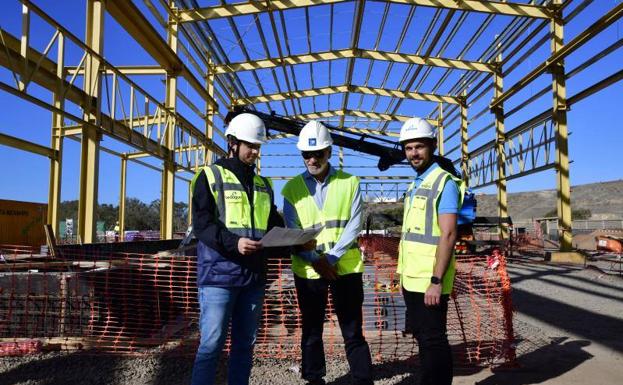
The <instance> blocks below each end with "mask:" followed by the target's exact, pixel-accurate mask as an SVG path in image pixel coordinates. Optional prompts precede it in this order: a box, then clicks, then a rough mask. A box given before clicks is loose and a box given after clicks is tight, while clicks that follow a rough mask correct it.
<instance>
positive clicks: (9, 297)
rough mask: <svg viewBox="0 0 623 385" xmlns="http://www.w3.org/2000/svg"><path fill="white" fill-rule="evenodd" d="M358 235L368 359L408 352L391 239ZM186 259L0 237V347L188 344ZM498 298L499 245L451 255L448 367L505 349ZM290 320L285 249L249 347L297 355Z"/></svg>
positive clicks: (190, 260)
mask: <svg viewBox="0 0 623 385" xmlns="http://www.w3.org/2000/svg"><path fill="white" fill-rule="evenodd" d="M360 246H361V248H362V250H363V252H364V256H365V258H366V267H365V272H364V293H365V297H364V298H365V300H364V305H363V317H364V331H365V336H366V339H367V340H368V342H369V344H370V349H371V351H372V355H373V358H374V359H375V360H376V361H388V360H394V359H405V358H408V357H411V356H414V355H416V354H417V343H416V342H415V340H414V339H413V337H412V336H411V335H410V333H409V331H408V329H407V328H406V327H405V319H406V317H407V315H406V309H405V305H404V302H403V299H402V293H400V291H399V281H398V277H397V275H396V274H395V270H396V256H397V247H398V238H393V237H381V236H375V235H371V236H365V237H362V238H361V239H360ZM195 268H196V257H195V256H183V255H182V256H180V255H158V254H155V255H152V254H136V253H111V252H97V251H93V250H91V251H89V252H81V251H78V250H73V251H65V252H64V253H63V258H53V257H50V256H47V255H37V254H35V253H33V252H32V250H28V249H6V248H5V249H3V250H2V256H1V257H0V341H2V342H0V355H8V354H23V353H24V352H30V351H32V350H33V349H34V350H37V349H39V350H40V349H62V350H65V349H67V350H76V349H77V350H85V351H92V352H106V353H133V354H137V353H138V354H151V353H157V352H162V351H168V352H171V351H174V352H179V353H181V354H194V352H195V349H196V346H197V341H198V337H199V333H198V327H197V320H198V305H197V298H196V297H197V288H196V284H195ZM510 299H511V298H510V280H509V278H508V275H507V273H506V268H505V258H504V256H503V255H502V254H499V253H497V254H495V253H494V254H493V255H489V256H475V255H466V256H460V257H457V276H456V283H455V291H454V293H453V295H452V299H451V301H450V303H449V311H448V313H449V314H448V335H449V339H450V343H451V344H452V347H453V351H454V355H455V362H456V365H457V366H474V365H490V364H494V363H509V362H512V361H513V360H514V341H513V330H512V309H511V303H510ZM329 308H330V309H329V311H328V313H327V317H326V323H325V350H326V353H327V355H329V356H330V355H342V354H344V353H343V341H342V338H341V335H340V330H339V326H338V323H337V318H336V317H335V315H334V313H333V312H332V311H331V303H330V300H329ZM300 325H301V319H300V315H299V312H298V308H297V300H296V292H295V288H294V280H293V276H292V272H291V270H290V266H289V260H287V259H285V260H282V259H277V260H271V261H270V262H269V282H268V284H267V291H266V299H265V304H264V309H263V316H262V321H261V326H260V332H259V335H258V341H257V346H256V349H255V352H256V356H260V357H264V356H267V357H279V358H297V357H300V347H299V343H300V337H301V328H300ZM33 341H39V343H38V344H37V343H34V345H33ZM33 346H34V348H33ZM228 348H229V345H227V346H226V349H228Z"/></svg>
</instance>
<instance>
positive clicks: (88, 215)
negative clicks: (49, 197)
mask: <svg viewBox="0 0 623 385" xmlns="http://www.w3.org/2000/svg"><path fill="white" fill-rule="evenodd" d="M103 27H104V2H103V0H88V1H87V14H86V38H85V41H86V44H87V45H88V46H89V47H90V48H91V49H92V50H93V51H94V52H96V53H100V52H102V49H103V42H102V39H103V35H104V31H103ZM100 64H101V63H100V60H99V58H97V57H96V56H92V55H89V56H88V57H87V60H86V71H85V76H84V91H85V93H86V94H87V95H88V97H89V101H90V102H89V104H91V105H95V106H96V108H95V111H94V112H89V111H88V110H87V111H85V113H84V120H85V121H87V122H90V123H94V124H95V125H97V124H98V123H99V121H100V103H99V96H100V91H101V87H100V76H99V69H100ZM100 140H101V134H100V132H98V130H95V129H93V128H92V127H91V126H84V127H83V129H82V136H81V140H80V149H81V151H80V193H79V194H80V195H79V197H78V235H79V236H80V239H81V240H82V242H84V243H93V242H95V241H96V233H95V211H96V209H97V192H98V176H99V154H100V148H99V146H100Z"/></svg>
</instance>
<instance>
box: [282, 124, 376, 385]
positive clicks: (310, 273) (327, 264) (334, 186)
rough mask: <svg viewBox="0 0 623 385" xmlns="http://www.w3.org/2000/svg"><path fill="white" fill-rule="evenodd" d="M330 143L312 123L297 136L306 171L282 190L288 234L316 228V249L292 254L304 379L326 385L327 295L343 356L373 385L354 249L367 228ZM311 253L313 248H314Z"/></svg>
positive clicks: (358, 377) (354, 185)
mask: <svg viewBox="0 0 623 385" xmlns="http://www.w3.org/2000/svg"><path fill="white" fill-rule="evenodd" d="M332 144H333V141H332V139H331V136H330V134H329V131H328V130H327V128H326V127H325V126H324V125H322V124H321V123H320V122H316V121H310V122H309V123H307V124H306V125H305V127H303V129H302V130H301V133H300V135H299V139H298V143H297V147H298V149H299V150H301V155H302V156H303V161H304V164H305V166H306V168H307V170H306V171H305V172H304V173H303V174H300V175H298V176H296V177H294V178H293V179H292V180H290V181H289V182H288V183H287V184H286V185H285V187H284V188H283V191H282V195H283V197H284V204H283V212H284V216H285V220H286V225H287V226H288V227H289V228H299V229H312V228H313V229H316V228H320V227H322V226H324V228H323V229H322V231H321V232H320V233H319V234H318V236H317V238H316V240H317V244H316V247H315V250H313V249H312V250H309V249H310V248H312V247H313V246H311V245H310V244H309V243H308V244H306V245H304V246H303V247H299V248H295V253H294V255H292V270H293V271H294V276H295V277H294V280H295V283H296V292H297V298H298V304H299V309H300V311H301V315H302V320H303V335H302V340H301V350H302V352H303V357H302V377H303V379H304V380H306V381H308V384H313V385H321V384H324V383H325V382H324V379H323V377H324V376H325V374H326V368H325V357H324V347H323V343H322V332H323V325H324V319H325V311H326V306H327V295H328V291H329V290H331V296H332V299H333V304H334V307H335V312H336V314H337V317H338V320H339V324H340V329H341V330H342V337H343V338H344V344H345V348H346V357H347V359H348V363H349V365H350V371H351V374H352V376H353V378H354V380H355V384H358V385H369V384H372V383H373V381H372V373H371V371H372V370H371V367H372V362H371V361H372V360H371V358H370V349H369V347H368V343H367V342H366V340H365V339H364V337H363V332H362V324H363V320H362V310H361V307H362V304H363V284H362V275H363V269H364V267H363V260H362V258H361V253H360V251H359V248H358V245H357V236H358V235H359V232H360V231H361V227H362V202H361V192H360V190H359V179H358V178H357V177H355V176H352V175H349V174H347V173H345V172H343V171H341V170H336V169H334V168H333V167H331V165H330V164H329V158H330V157H331V145H332ZM310 246H311V247H310Z"/></svg>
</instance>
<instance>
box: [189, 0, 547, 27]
mask: <svg viewBox="0 0 623 385" xmlns="http://www.w3.org/2000/svg"><path fill="white" fill-rule="evenodd" d="M344 1H347V0H271V1H269V2H263V1H256V0H252V1H246V2H240V3H234V4H223V5H218V6H211V7H203V8H196V9H185V10H181V11H180V12H179V14H178V17H179V19H180V21H181V22H183V23H187V22H196V21H203V20H211V19H219V18H224V17H232V16H242V15H252V14H256V13H261V12H268V11H275V10H282V11H284V10H287V9H292V8H300V7H309V6H314V5H322V4H335V3H340V2H344ZM385 1H386V2H390V3H397V4H410V5H418V6H423V7H435V8H447V9H456V10H463V11H474V12H482V13H495V14H500V15H508V16H525V17H534V18H541V19H545V18H549V17H550V16H551V11H550V10H549V9H548V8H546V7H543V6H538V5H531V4H518V3H508V2H498V1H482V0H385Z"/></svg>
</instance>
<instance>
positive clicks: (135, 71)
mask: <svg viewBox="0 0 623 385" xmlns="http://www.w3.org/2000/svg"><path fill="white" fill-rule="evenodd" d="M115 69H116V70H117V71H119V72H121V73H122V74H124V75H133V76H134V75H166V74H167V71H166V70H165V69H164V68H162V67H160V66H131V65H127V66H115ZM65 71H66V73H67V74H68V75H74V74H76V73H77V74H78V75H84V69H83V68H82V67H75V66H68V67H65ZM114 74H115V72H114V71H112V70H110V69H107V70H106V75H114Z"/></svg>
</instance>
